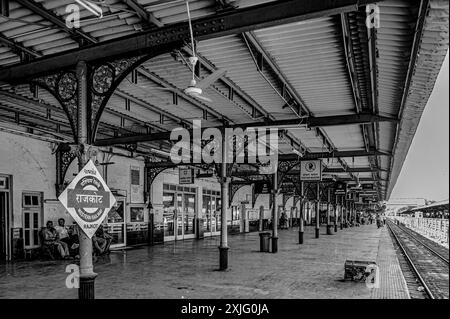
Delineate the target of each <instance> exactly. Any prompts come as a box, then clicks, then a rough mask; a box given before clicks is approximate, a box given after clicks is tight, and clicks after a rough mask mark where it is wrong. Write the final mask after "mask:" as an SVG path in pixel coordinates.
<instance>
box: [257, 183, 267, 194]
mask: <svg viewBox="0 0 450 319" xmlns="http://www.w3.org/2000/svg"><path fill="white" fill-rule="evenodd" d="M255 194H270V187H269V183H266V182H255Z"/></svg>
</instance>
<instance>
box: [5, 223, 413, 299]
mask: <svg viewBox="0 0 450 319" xmlns="http://www.w3.org/2000/svg"><path fill="white" fill-rule="evenodd" d="M325 233H326V229H325V228H324V227H322V229H321V235H320V238H319V239H315V238H314V228H312V227H306V232H305V243H304V244H303V245H298V244H297V238H298V233H297V229H296V228H293V229H289V230H280V232H279V251H278V253H276V254H272V253H261V252H259V251H258V250H259V236H258V233H250V234H242V235H233V236H229V245H230V256H229V270H228V271H226V272H220V271H216V269H217V268H218V249H217V247H218V245H219V237H212V238H207V239H204V240H187V241H181V242H172V243H166V244H164V245H159V246H149V247H147V246H145V247H140V248H138V249H134V250H126V251H116V252H112V253H111V255H110V256H107V257H102V258H101V259H99V260H98V261H97V262H96V264H95V272H97V273H98V278H97V280H96V298H177V299H178V298H231V299H234V298H262V299H270V298H320V299H324V298H330V299H339V298H363V299H371V298H372V299H373V298H377V299H380V298H381V299H383V298H384V299H394V298H396V299H405V298H409V294H408V290H407V286H406V282H405V279H404V278H403V275H402V272H401V270H400V266H399V262H398V260H397V256H396V253H395V250H394V247H393V244H392V240H391V238H390V236H389V233H388V231H387V229H386V227H383V228H381V229H377V227H376V226H375V224H373V225H362V226H360V227H353V228H347V229H344V230H338V232H337V233H334V234H333V235H326V234H325ZM346 260H371V261H376V263H377V264H378V266H379V267H380V287H379V288H368V287H367V286H366V285H365V283H364V282H352V281H344V280H343V279H344V263H345V261H346ZM68 264H70V261H69V262H67V261H64V262H63V261H61V262H39V261H35V262H18V263H14V264H12V263H8V264H1V265H0V298H77V290H76V289H68V288H66V286H65V280H66V277H67V275H68V274H67V273H65V267H66V265H68Z"/></svg>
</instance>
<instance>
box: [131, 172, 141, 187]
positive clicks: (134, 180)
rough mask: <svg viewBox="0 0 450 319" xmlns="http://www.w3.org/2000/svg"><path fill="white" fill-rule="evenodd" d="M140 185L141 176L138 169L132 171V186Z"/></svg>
mask: <svg viewBox="0 0 450 319" xmlns="http://www.w3.org/2000/svg"><path fill="white" fill-rule="evenodd" d="M139 183H140V174H139V170H138V169H132V170H131V185H139Z"/></svg>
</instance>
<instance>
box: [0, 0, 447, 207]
mask: <svg viewBox="0 0 450 319" xmlns="http://www.w3.org/2000/svg"><path fill="white" fill-rule="evenodd" d="M372 2H373V1H355V0H353V1H352V0H339V1H328V0H324V1H270V0H236V1H229V0H221V1H219V0H216V1H215V0H192V1H189V4H190V9H191V16H192V19H193V20H194V21H193V25H194V31H195V33H194V34H195V38H196V40H198V42H197V44H196V46H197V53H198V56H199V59H200V63H199V67H198V68H197V70H196V75H197V76H198V77H199V78H204V77H206V76H208V75H210V74H211V73H212V72H214V71H216V70H218V69H221V70H226V74H225V75H223V76H221V77H220V78H219V79H218V80H217V81H215V82H214V83H212V84H211V85H210V86H209V87H208V88H207V89H206V90H205V95H206V96H207V97H208V98H210V99H211V100H212V101H213V102H207V101H205V100H202V99H197V98H193V97H190V96H188V95H186V94H185V93H184V91H183V89H184V88H186V87H187V86H188V85H189V81H190V77H191V70H190V65H189V63H188V58H189V56H190V55H191V54H192V47H191V46H190V44H189V31H188V27H187V23H186V21H187V17H188V16H187V12H186V5H185V1H180V0H174V1H158V0H107V1H106V4H107V6H103V7H102V9H103V18H101V19H99V18H97V17H95V16H94V15H93V14H92V13H91V12H89V11H87V10H86V9H84V8H81V16H82V22H81V28H79V29H70V28H68V27H67V25H66V23H65V19H66V17H67V16H68V13H66V7H67V5H69V4H74V1H71V0H64V1H61V0H48V1H42V0H15V1H0V9H1V10H0V12H1V16H0V118H1V123H0V130H4V131H9V132H15V133H18V132H22V133H21V134H32V135H33V136H38V137H39V138H44V139H47V140H51V141H66V142H73V135H72V128H71V125H70V123H69V121H68V119H67V116H66V114H65V112H64V110H63V108H62V107H61V105H60V103H59V102H58V100H57V99H56V98H55V96H53V95H52V94H51V93H49V92H48V91H47V90H45V89H43V88H41V87H39V86H36V85H30V83H31V82H32V80H35V79H36V78H37V77H42V76H46V75H48V74H54V73H56V72H60V71H61V70H65V69H73V68H74V66H75V64H76V63H77V62H78V61H79V60H85V61H86V62H88V63H99V62H104V61H114V60H117V59H119V58H132V57H133V56H143V55H145V54H149V53H153V52H155V54H154V56H152V57H151V58H150V59H148V60H145V61H142V63H141V64H140V65H139V66H137V67H136V68H135V71H133V72H131V73H129V74H128V75H127V76H126V78H125V79H124V80H123V81H121V83H120V85H119V86H118V87H117V88H116V90H115V92H114V94H113V95H112V96H111V98H110V99H109V100H108V102H107V104H106V108H105V111H104V113H103V114H102V117H101V122H100V125H99V129H98V132H97V135H96V141H98V142H99V145H117V144H120V143H122V144H120V145H123V144H129V143H132V141H133V140H129V141H127V142H120V139H119V138H120V137H126V136H134V137H136V136H141V139H140V140H138V139H136V140H134V141H135V142H136V143H138V148H137V151H138V152H141V153H146V154H149V153H158V151H159V153H160V152H161V151H163V152H168V151H169V150H170V148H171V143H170V141H168V140H167V136H166V135H165V132H169V131H170V130H172V129H173V128H176V127H179V126H180V125H183V126H184V127H191V126H192V120H194V119H202V120H203V122H202V125H203V126H204V127H211V126H223V125H230V126H233V125H235V126H239V124H246V125H247V124H248V125H250V124H251V123H271V122H272V123H273V122H274V121H275V123H277V122H276V121H290V120H298V122H295V123H296V124H291V125H289V126H287V128H285V129H284V130H285V133H284V134H283V139H282V141H281V142H280V152H281V153H282V154H284V155H289V154H292V155H294V154H297V153H298V152H300V153H305V154H308V153H311V154H312V153H318V152H322V153H326V152H333V153H337V154H339V152H342V153H340V154H343V155H344V154H348V156H344V157H339V158H333V157H331V158H330V157H328V158H324V159H323V162H324V164H325V165H326V168H327V170H328V172H326V173H325V174H326V175H327V176H328V177H330V178H331V177H333V178H335V179H344V180H345V179H355V180H360V181H364V183H373V184H374V185H375V189H376V190H377V199H378V200H386V199H388V198H389V196H390V194H391V192H392V189H393V187H394V185H395V182H396V180H397V177H398V175H399V173H400V171H401V168H402V165H403V162H404V160H405V157H406V154H407V152H408V149H409V147H410V145H411V141H412V139H413V136H414V134H415V131H416V129H417V126H418V123H419V120H420V117H421V115H422V112H423V110H424V108H425V106H426V104H427V101H428V98H429V96H430V94H431V91H432V89H433V86H434V83H435V80H436V77H437V74H438V72H439V70H440V68H441V65H442V62H443V59H444V57H445V54H446V52H447V49H448V13H449V10H448V9H449V5H448V2H447V1H444V0H442V1H441V0H430V1H397V0H388V1H380V2H378V3H377V6H378V7H379V11H380V25H379V28H367V26H366V16H367V13H366V7H365V5H366V4H368V3H372ZM161 88H170V90H161ZM358 115H360V117H358ZM346 116H347V117H346ZM367 116H369V117H370V118H369V117H367ZM373 116H375V117H373ZM324 119H326V120H324ZM278 123H282V122H278ZM311 123H312V124H311ZM330 123H331V125H330ZM300 124H307V125H300ZM255 125H258V124H255ZM261 125H262V124H261ZM156 134H161V135H159V137H158V135H156ZM144 135H146V136H147V137H146V138H142V136H144ZM149 136H153V138H151V137H149ZM115 138H118V139H117V140H114V139H115ZM102 141H103V142H102ZM102 143H103V144H102ZM293 149H295V150H296V151H293ZM361 152H367V153H366V154H367V156H355V154H360V153H361ZM377 152H378V153H377ZM379 154H386V155H392V156H386V155H379ZM363 155H364V154H363Z"/></svg>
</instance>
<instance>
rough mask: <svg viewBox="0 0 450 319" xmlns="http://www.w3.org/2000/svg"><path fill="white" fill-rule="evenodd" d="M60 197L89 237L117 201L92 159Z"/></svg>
mask: <svg viewBox="0 0 450 319" xmlns="http://www.w3.org/2000/svg"><path fill="white" fill-rule="evenodd" d="M58 199H59V201H60V202H61V203H62V204H63V206H64V207H65V208H66V209H67V211H68V212H69V214H70V215H71V216H72V218H73V219H74V220H75V222H76V223H77V224H78V226H80V228H81V229H82V230H83V232H84V233H85V234H86V236H88V237H89V238H92V236H93V235H94V234H95V232H96V230H97V228H98V227H99V226H100V225H101V223H102V222H103V220H104V219H105V217H106V216H107V215H108V212H109V210H110V209H111V207H113V206H114V204H115V203H116V199H115V198H114V196H113V194H112V193H111V191H110V190H109V188H108V185H106V183H105V181H104V180H103V178H102V177H101V176H100V173H99V171H98V170H97V167H95V165H94V163H93V162H92V161H91V160H90V161H89V162H88V163H87V164H86V166H84V167H83V169H82V170H81V171H80V172H79V173H78V175H77V176H76V177H75V178H74V179H73V180H72V182H71V183H70V184H69V186H67V188H66V189H65V190H64V191H63V192H62V193H61V195H60V196H59V198H58Z"/></svg>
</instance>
